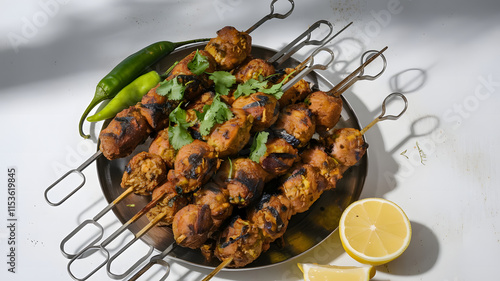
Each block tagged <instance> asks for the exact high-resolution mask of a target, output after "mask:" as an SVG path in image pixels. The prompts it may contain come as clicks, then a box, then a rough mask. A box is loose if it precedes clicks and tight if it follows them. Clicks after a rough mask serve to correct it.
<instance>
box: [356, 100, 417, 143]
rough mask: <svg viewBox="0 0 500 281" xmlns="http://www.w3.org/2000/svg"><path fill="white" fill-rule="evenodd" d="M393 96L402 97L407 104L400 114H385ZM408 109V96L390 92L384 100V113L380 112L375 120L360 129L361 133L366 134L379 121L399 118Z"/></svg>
mask: <svg viewBox="0 0 500 281" xmlns="http://www.w3.org/2000/svg"><path fill="white" fill-rule="evenodd" d="M393 97H400V98H401V99H402V100H403V101H404V103H405V106H404V108H403V110H402V111H401V112H400V113H399V114H398V115H385V111H386V106H387V101H388V100H389V99H391V98H393ZM406 109H408V99H406V97H405V96H404V95H403V94H401V93H392V94H389V95H388V96H387V97H385V99H384V101H383V102H382V113H380V115H379V116H378V117H377V118H375V119H373V121H372V122H371V123H370V124H368V125H366V127H364V128H363V129H362V130H361V131H360V134H361V135H364V134H365V133H366V131H368V130H369V129H370V128H371V127H373V125H375V124H377V123H378V122H379V121H384V120H397V119H399V117H401V115H403V114H404V113H405V112H406Z"/></svg>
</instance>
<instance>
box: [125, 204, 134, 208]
mask: <svg viewBox="0 0 500 281" xmlns="http://www.w3.org/2000/svg"><path fill="white" fill-rule="evenodd" d="M127 207H132V208H133V207H135V204H128V205H127Z"/></svg>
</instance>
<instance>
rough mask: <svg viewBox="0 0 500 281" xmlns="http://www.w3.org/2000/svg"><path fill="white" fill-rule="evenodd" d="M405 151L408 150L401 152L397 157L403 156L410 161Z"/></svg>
mask: <svg viewBox="0 0 500 281" xmlns="http://www.w3.org/2000/svg"><path fill="white" fill-rule="evenodd" d="M406 151H408V149H406V150H405V151H403V152H401V153H400V154H399V155H403V156H404V157H406V159H410V158H409V157H408V156H407V155H406Z"/></svg>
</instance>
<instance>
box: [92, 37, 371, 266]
mask: <svg viewBox="0 0 500 281" xmlns="http://www.w3.org/2000/svg"><path fill="white" fill-rule="evenodd" d="M203 47H204V45H202V44H199V45H193V46H190V47H186V48H182V49H178V50H176V51H174V52H172V53H171V54H170V55H169V56H167V57H166V58H164V59H163V60H161V61H159V62H158V63H157V64H156V65H155V66H154V68H155V69H156V70H157V71H158V72H160V73H161V72H164V71H166V70H167V69H168V68H169V67H170V66H171V65H172V63H174V62H176V61H179V60H181V59H182V58H184V57H185V56H186V55H188V54H189V53H190V52H192V51H194V50H196V49H197V48H198V49H201V48H203ZM275 53H276V51H275V50H271V49H268V48H266V47H261V46H253V47H252V54H253V56H254V57H257V58H263V59H267V58H270V57H271V56H273V55H274V54H275ZM298 63H299V62H297V61H295V60H293V59H289V60H288V61H287V62H286V63H285V64H283V65H282V66H280V67H294V66H295V65H297V64H298ZM306 80H307V81H309V82H311V85H313V87H314V88H317V89H321V90H328V89H331V88H332V87H333V85H332V84H331V83H330V82H328V81H327V80H326V79H325V78H324V77H322V76H321V75H319V74H317V73H315V72H312V73H311V74H309V75H308V76H307V77H306ZM343 101H344V108H343V110H342V117H341V119H340V121H339V123H338V124H337V127H339V128H342V127H351V128H357V129H360V126H359V123H358V119H357V118H356V114H355V113H354V111H353V109H352V108H351V106H350V105H349V103H348V102H347V100H346V99H344V98H343ZM149 142H150V141H148V142H146V143H145V144H143V145H141V146H139V147H137V149H136V150H135V151H134V153H132V155H130V156H128V157H125V158H121V159H116V160H113V161H109V160H107V159H106V158H105V157H100V158H99V159H98V160H97V173H98V177H99V181H100V184H101V188H102V191H103V193H104V196H105V197H106V200H107V201H108V202H111V201H113V200H114V199H115V198H116V197H118V196H119V195H120V194H121V193H122V192H123V189H122V188H121V187H120V182H121V178H122V174H123V172H124V170H125V166H126V165H127V163H128V162H129V160H130V159H131V158H132V156H133V155H135V154H136V153H138V152H140V151H144V150H147V148H148V145H149ZM367 168H368V159H367V155H365V156H364V157H363V158H362V159H361V160H360V161H359V163H358V164H357V165H355V166H353V167H351V168H350V169H349V170H348V171H347V172H346V173H345V174H344V177H343V178H342V179H341V180H340V182H339V183H338V184H337V187H336V188H335V189H334V190H330V191H326V192H324V193H323V194H322V196H321V198H320V199H319V200H317V201H316V202H315V203H314V205H313V206H312V207H311V208H310V209H309V210H308V211H307V212H304V213H301V214H297V215H294V216H293V217H292V219H291V221H290V223H289V226H288V229H287V231H286V233H285V235H284V236H283V240H282V243H281V242H280V243H279V244H280V245H278V244H276V243H273V244H272V246H271V247H270V249H269V250H268V251H266V252H265V253H263V254H262V255H261V256H260V257H259V258H258V259H257V260H255V261H254V262H253V263H251V264H249V265H247V266H246V267H244V268H237V269H224V270H228V271H234V270H245V269H258V268H264V267H269V266H273V265H276V264H279V263H282V262H284V261H286V260H289V259H291V258H294V257H297V256H299V255H301V254H304V253H305V252H307V251H309V250H311V249H312V248H314V247H315V246H316V245H318V244H319V243H321V242H322V241H323V240H325V239H326V238H328V237H329V236H330V235H331V234H332V233H333V232H334V231H335V230H336V229H337V226H338V222H339V219H340V215H341V214H342V211H343V210H344V209H345V208H346V207H347V206H348V205H349V204H350V203H351V202H353V201H355V200H357V199H358V198H359V195H360V193H361V190H362V188H363V185H364V182H365V178H366V174H367ZM149 200H150V198H148V197H144V196H138V195H135V194H132V195H129V196H128V197H127V198H125V199H124V200H123V201H122V202H120V203H119V204H117V205H116V206H115V208H113V212H114V213H115V215H116V217H117V218H118V219H119V220H120V221H121V223H124V222H126V221H128V220H129V219H130V218H131V217H133V216H134V215H135V214H136V213H137V212H138V211H139V210H140V209H141V208H142V207H143V206H144V205H146V204H147V203H148V201H149ZM131 204H134V205H131ZM130 206H135V207H130ZM148 222H149V221H148V219H147V218H146V217H145V216H143V217H142V218H140V219H139V220H138V221H137V222H136V223H135V224H132V225H131V226H130V231H132V232H133V233H137V232H138V231H139V230H140V229H141V228H143V227H144V226H145V225H146V224H147V223H148ZM142 240H143V241H144V242H146V243H147V244H149V245H152V246H154V247H155V248H156V249H157V250H159V251H163V250H164V249H165V248H167V247H168V246H169V245H170V244H171V243H173V241H174V240H173V235H172V230H171V229H170V228H169V227H154V228H153V229H151V230H150V231H148V232H147V233H146V234H145V235H144V236H143V237H142ZM169 257H171V258H173V259H174V260H177V261H180V262H185V263H189V264H192V265H196V266H200V267H205V268H210V269H213V268H215V267H216V266H217V265H218V264H219V263H220V262H219V261H218V260H212V261H210V262H207V261H206V260H205V258H204V257H203V256H202V255H201V253H200V252H199V251H198V250H191V249H188V248H182V247H176V248H175V249H174V250H173V252H171V254H170V255H169Z"/></svg>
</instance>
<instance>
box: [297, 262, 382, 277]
mask: <svg viewBox="0 0 500 281" xmlns="http://www.w3.org/2000/svg"><path fill="white" fill-rule="evenodd" d="M298 266H299V268H300V270H301V271H302V273H304V281H328V280H342V281H367V280H370V279H371V278H372V277H373V276H375V268H373V266H336V265H319V264H315V263H299V264H298Z"/></svg>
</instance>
